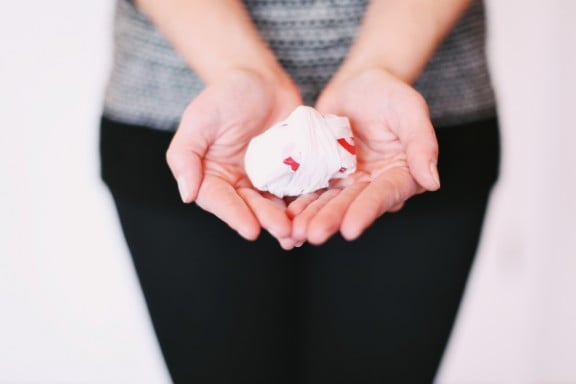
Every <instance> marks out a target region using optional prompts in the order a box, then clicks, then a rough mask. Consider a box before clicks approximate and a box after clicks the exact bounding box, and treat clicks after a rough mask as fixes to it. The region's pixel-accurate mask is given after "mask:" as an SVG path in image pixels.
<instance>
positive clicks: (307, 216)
mask: <svg viewBox="0 0 576 384" xmlns="http://www.w3.org/2000/svg"><path fill="white" fill-rule="evenodd" d="M339 192H340V190H339V189H328V190H326V191H325V192H324V193H322V194H320V196H319V197H318V198H317V199H316V200H314V201H312V202H310V204H308V205H307V206H306V208H305V209H304V210H302V212H300V213H299V214H298V215H297V216H294V218H293V219H292V238H293V239H295V240H297V241H299V242H302V241H306V239H307V236H308V235H307V232H308V224H309V222H310V220H312V219H313V218H314V216H316V214H317V213H318V212H319V211H320V210H321V209H322V207H324V206H325V205H326V204H327V203H328V202H329V201H330V200H331V199H333V198H334V197H335V196H337V195H338V193H339Z"/></svg>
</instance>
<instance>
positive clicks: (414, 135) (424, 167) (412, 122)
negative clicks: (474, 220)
mask: <svg viewBox="0 0 576 384" xmlns="http://www.w3.org/2000/svg"><path fill="white" fill-rule="evenodd" d="M426 111H427V109H426ZM403 125H404V127H403V128H404V129H401V130H400V132H398V134H399V137H400V141H401V142H402V145H403V146H404V151H405V152H406V157H407V161H408V167H409V168H410V172H411V173H412V176H413V177H414V178H415V179H416V181H417V182H418V184H420V185H421V186H422V187H423V188H425V189H427V190H429V191H436V190H438V189H439V188H440V177H439V175H438V165H437V164H438V141H437V140H436V134H435V133H434V127H433V126H432V122H431V121H430V118H429V117H428V113H425V112H424V111H422V112H420V113H415V114H412V115H411V117H410V118H408V119H407V120H406V121H405V122H404V124H403Z"/></svg>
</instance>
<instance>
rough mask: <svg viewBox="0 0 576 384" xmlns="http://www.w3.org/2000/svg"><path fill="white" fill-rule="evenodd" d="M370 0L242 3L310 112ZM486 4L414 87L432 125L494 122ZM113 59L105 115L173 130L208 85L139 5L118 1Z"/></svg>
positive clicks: (473, 11)
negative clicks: (428, 114)
mask: <svg viewBox="0 0 576 384" xmlns="http://www.w3.org/2000/svg"><path fill="white" fill-rule="evenodd" d="M367 2H368V1H367V0H245V1H244V3H245V4H246V6H247V8H248V10H249V11H250V14H251V16H252V19H253V21H254V23H255V24H256V25H257V27H258V29H259V30H260V32H261V34H262V36H263V37H264V39H265V40H266V41H267V43H268V45H269V46H270V48H271V49H272V50H273V51H274V52H275V54H276V56H277V57H278V59H279V61H280V63H281V64H282V65H283V67H284V68H285V70H286V71H287V72H288V73H289V74H290V75H291V77H292V78H293V80H294V81H295V82H296V84H297V85H298V87H299V88H300V91H301V92H302V96H303V98H304V100H305V103H307V104H310V105H313V104H314V100H315V99H316V98H317V97H318V94H319V92H320V91H321V90H322V88H323V87H324V86H325V85H326V83H327V82H328V80H329V79H330V77H331V76H332V75H333V74H334V73H335V71H336V70H337V68H338V67H339V65H340V64H341V62H342V61H343V59H344V57H345V55H346V53H347V52H348V49H349V47H350V45H351V43H352V41H353V39H354V36H355V34H356V32H357V30H358V27H359V24H360V22H361V19H362V15H363V13H364V11H365V9H366V5H367ZM485 38H486V36H485V18H484V7H483V3H482V1H475V2H474V4H473V5H472V6H471V8H470V9H469V10H468V11H467V12H466V13H465V15H464V16H463V17H462V19H461V20H460V21H459V22H458V24H457V25H456V27H455V28H454V30H453V31H452V32H451V33H450V35H449V36H448V37H447V39H446V40H445V41H444V42H443V44H442V45H441V47H440V48H439V49H438V51H437V52H436V54H435V55H434V57H433V58H432V59H431V60H430V62H429V63H428V65H427V67H426V69H425V70H424V72H423V73H422V74H421V76H420V78H419V79H418V80H417V81H416V83H415V87H416V88H417V89H418V90H419V91H420V92H421V93H422V95H423V96H424V97H425V98H426V100H427V102H428V104H429V106H430V111H431V115H432V120H433V122H434V123H435V125H437V126H439V125H446V126H447V125H456V124H463V123H467V122H472V121H475V120H480V119H485V118H490V117H493V116H494V115H495V101H494V94H493V90H492V87H491V84H490V78H489V75H488V69H487V62H486V56H485ZM114 46H115V49H114V60H113V65H112V72H111V75H110V78H109V82H108V86H107V89H106V95H105V101H104V116H106V117H107V118H110V119H113V120H116V121H119V122H122V123H127V124H136V125H144V126H148V127H151V128H155V129H160V130H174V129H175V128H176V127H177V125H178V122H179V119H180V116H181V114H182V112H183V111H184V109H185V108H186V106H187V105H188V104H189V103H190V101H191V100H193V99H194V97H195V96H196V95H198V93H199V92H201V91H202V88H203V87H204V84H203V83H202V81H201V80H200V79H199V78H198V76H196V75H195V74H194V73H193V72H192V71H191V70H190V69H189V67H188V66H187V65H186V63H185V62H184V60H183V59H182V57H181V56H180V55H179V54H178V53H177V52H176V51H175V50H174V49H173V48H172V47H171V45H170V44H169V43H168V42H167V41H166V39H165V38H164V37H163V36H162V35H161V34H160V33H159V32H158V30H157V29H156V28H155V27H154V26H153V25H152V24H151V22H150V21H149V20H148V19H147V18H146V16H145V15H143V14H142V13H141V12H140V11H139V10H138V9H137V8H136V7H135V6H134V5H132V4H131V3H130V2H129V1H126V0H117V7H116V14H115V33H114Z"/></svg>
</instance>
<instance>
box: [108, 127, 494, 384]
mask: <svg viewBox="0 0 576 384" xmlns="http://www.w3.org/2000/svg"><path fill="white" fill-rule="evenodd" d="M132 128H134V127H132ZM132 128H131V127H128V126H123V125H120V124H118V123H114V122H111V121H108V120H103V124H102V154H103V156H102V158H103V174H104V178H105V180H107V182H108V184H109V186H110V189H111V190H112V193H113V195H114V199H115V202H116V205H117V209H118V213H119V216H120V220H121V223H122V228H123V230H124V234H125V237H126V240H127V242H128V245H129V248H130V251H131V254H132V257H133V259H134V265H135V267H136V270H137V272H138V276H139V279H140V283H141V286H142V289H143V292H144V295H145V298H146V301H147V304H148V308H149V311H150V314H151V318H152V322H153V324H154V328H155V331H156V335H157V337H158V340H159V343H160V346H161V348H162V351H163V354H164V357H165V359H166V362H167V365H168V368H169V370H170V373H171V375H172V378H173V380H174V382H175V383H291V384H294V383H310V384H312V383H430V382H431V381H432V380H433V378H434V375H435V373H436V370H437V367H438V363H439V361H440V359H441V357H442V354H443V351H444V348H445V345H446V342H447V340H448V337H449V335H450V330H451V328H452V325H453V321H454V318H455V315H456V313H457V310H458V306H459V303H460V299H461V295H462V292H463V289H464V287H465V283H466V279H467V276H468V273H469V270H470V266H471V264H472V261H473V259H474V254H475V251H476V247H477V243H478V239H479V234H480V231H481V227H482V221H483V217H484V213H485V209H486V202H487V198H488V195H489V191H490V187H491V185H492V183H493V181H494V180H495V178H496V173H497V158H498V140H497V136H498V135H497V125H496V122H495V121H490V122H481V123H478V124H475V125H474V124H473V125H470V126H468V127H455V128H450V129H445V130H443V131H439V141H440V148H441V153H442V154H444V153H446V154H447V155H446V156H445V157H442V155H441V160H440V163H439V167H440V173H441V176H445V177H444V179H443V181H444V187H443V189H442V191H441V192H436V193H429V194H424V195H420V196H417V197H414V198H413V199H411V200H410V201H409V202H408V203H407V204H406V206H405V207H404V208H403V209H402V211H401V212H399V213H395V214H386V215H384V216H383V217H382V218H380V219H379V220H378V221H377V222H376V223H375V224H374V225H373V226H372V227H371V228H369V230H368V231H366V233H365V234H364V235H363V236H362V237H361V238H360V239H359V240H357V241H354V242H346V241H343V240H342V239H341V238H339V237H338V236H336V237H335V238H333V239H331V240H330V241H329V242H328V243H327V244H325V245H323V246H321V247H312V246H307V245H305V246H303V247H302V248H300V249H297V250H295V251H291V252H285V251H282V250H281V249H280V247H279V246H278V245H277V244H276V242H275V241H274V240H273V239H271V238H270V237H268V236H267V235H262V237H261V238H260V239H259V240H258V241H256V242H255V243H250V242H246V241H244V240H242V239H241V238H240V237H239V236H238V235H237V234H236V233H235V232H233V231H232V230H230V229H229V228H228V227H227V226H226V225H225V224H223V223H221V222H220V221H219V220H218V219H216V218H215V217H213V216H211V215H210V214H208V213H205V212H203V211H202V210H201V209H199V208H197V207H195V206H184V205H182V204H179V203H177V199H178V197H177V192H176V190H175V187H174V186H173V184H172V181H171V180H170V175H169V174H163V173H162V175H160V173H158V175H154V172H155V171H154V168H153V167H152V168H148V170H149V171H150V172H152V174H148V175H145V172H144V173H143V175H142V176H143V178H142V179H139V178H140V176H134V174H130V175H129V174H128V173H126V174H125V175H124V176H125V177H126V179H124V182H118V180H121V176H122V175H121V172H122V169H123V168H122V167H124V168H125V169H126V170H128V169H130V168H131V166H130V164H128V163H130V162H131V161H133V159H132V157H130V158H131V159H132V160H124V161H122V160H119V158H118V157H119V156H120V154H119V152H118V151H120V149H121V147H124V148H123V149H124V153H126V147H125V146H126V145H129V146H130V145H132V146H133V147H131V148H133V151H134V152H133V153H136V154H137V155H136V156H137V157H138V156H144V155H141V154H143V153H147V151H148V152H150V153H149V154H148V155H146V156H145V157H146V158H150V156H152V157H154V156H153V155H152V152H154V151H149V150H150V149H151V148H152V147H153V145H149V144H147V145H146V146H144V147H145V148H147V149H145V150H144V149H143V148H144V147H141V148H139V149H138V146H139V145H143V143H145V142H147V140H148V139H143V138H142V137H143V136H141V134H140V133H138V134H136V135H135V134H134V132H135V131H134V132H132V131H131V129H132ZM457 129H458V130H457ZM140 131H142V129H140ZM124 134H125V135H127V136H126V137H124V138H123V137H122V135H124ZM146 134H150V138H149V139H150V142H151V143H152V142H155V143H158V142H159V141H161V140H160V136H161V134H159V133H157V132H148V133H146ZM138 135H140V136H138ZM155 135H160V136H157V137H156V136H155ZM475 135H476V136H475ZM138 137H139V138H138ZM154 137H156V138H154ZM162 140H164V141H165V142H164V143H163V144H162V146H164V145H166V144H167V142H168V141H169V137H164V138H163V139H162ZM138 143H139V144H138ZM154 145H159V144H154ZM116 146H118V148H117V149H114V148H115V147H116ZM159 147H160V145H159ZM471 148H472V149H471ZM473 148H481V150H477V151H475V150H474V149H473ZM164 150H165V147H163V148H162V150H161V148H158V150H157V152H158V154H157V155H158V156H159V155H160V153H161V154H162V157H161V158H162V159H163V151H164ZM116 152H118V153H116ZM128 152H129V153H130V150H129V151H128ZM459 152H462V153H461V154H460V157H454V156H456V155H458V153H459ZM480 154H482V155H483V156H482V157H481V158H478V156H477V155H480ZM447 160H450V162H448V161H447ZM146 161H148V160H141V161H140V162H139V164H140V168H142V166H143V165H146V164H145V163H146ZM150 161H151V162H152V160H150ZM458 162H459V163H458ZM114 164H123V165H122V166H120V167H119V168H116V169H113V168H111V166H112V165H114ZM157 168H158V169H164V166H163V165H162V166H157ZM132 169H133V170H134V172H136V173H137V171H136V169H135V168H132ZM144 169H147V168H144ZM166 171H167V170H166V169H164V171H163V172H166ZM470 172H473V173H474V172H475V173H474V174H473V175H471V176H468V175H469V174H470ZM458 175H460V176H459V177H458ZM147 178H148V180H146V179H147ZM128 179H129V180H128ZM162 180H164V181H166V182H168V181H167V180H170V184H169V185H165V187H159V184H160V183H161V181H162ZM153 183H154V184H153ZM166 190H169V191H171V192H170V193H168V192H166ZM138 192H139V193H138ZM164 195H165V196H164Z"/></svg>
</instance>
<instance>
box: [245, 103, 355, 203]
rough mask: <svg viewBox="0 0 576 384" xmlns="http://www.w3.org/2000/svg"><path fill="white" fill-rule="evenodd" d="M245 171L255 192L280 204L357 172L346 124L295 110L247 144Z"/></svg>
mask: <svg viewBox="0 0 576 384" xmlns="http://www.w3.org/2000/svg"><path fill="white" fill-rule="evenodd" d="M244 166H245V169H246V174H247V175H248V178H249V179H250V181H251V182H252V185H253V186H254V187H255V188H256V189H258V190H261V191H268V192H270V193H272V194H274V195H276V196H278V197H280V198H282V197H285V196H299V195H302V194H306V193H309V192H313V191H316V190H319V189H322V188H327V187H328V186H329V184H330V180H332V179H340V178H345V177H346V176H348V175H350V174H352V173H354V172H355V171H356V148H355V146H354V138H353V135H352V129H351V128H350V122H349V120H348V119H347V118H346V117H341V116H336V115H325V116H324V115H322V114H321V113H320V112H318V111H316V110H315V109H314V108H311V107H307V106H299V107H297V108H296V109H295V110H294V111H293V112H292V113H291V114H290V116H288V118H287V119H286V120H283V121H280V122H278V123H276V124H274V125H273V126H272V127H270V128H269V129H268V130H266V131H265V132H264V133H262V134H260V135H258V136H256V137H254V138H253V139H252V140H251V141H250V143H249V144H248V148H247V150H246V156H245V159H244Z"/></svg>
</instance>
